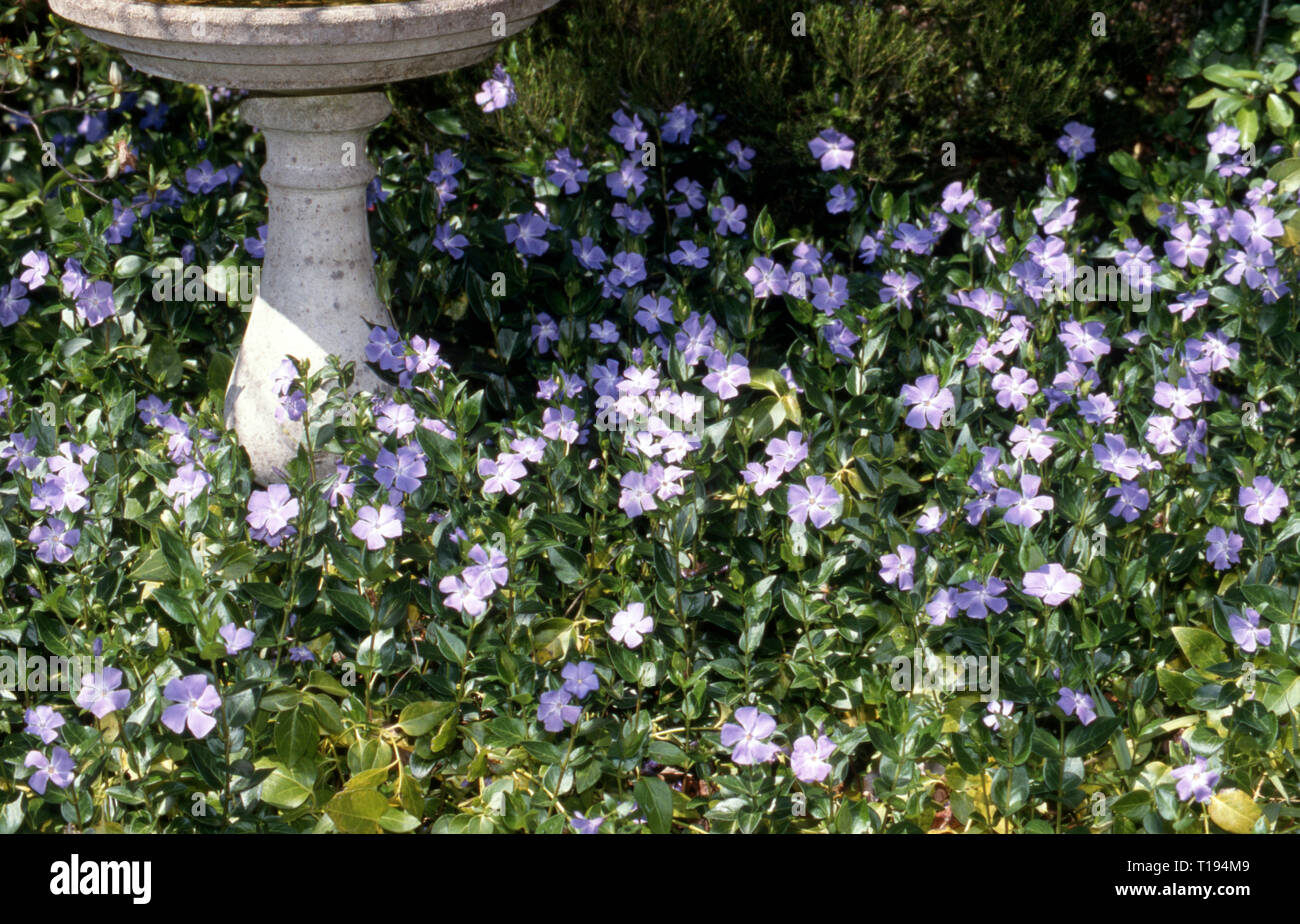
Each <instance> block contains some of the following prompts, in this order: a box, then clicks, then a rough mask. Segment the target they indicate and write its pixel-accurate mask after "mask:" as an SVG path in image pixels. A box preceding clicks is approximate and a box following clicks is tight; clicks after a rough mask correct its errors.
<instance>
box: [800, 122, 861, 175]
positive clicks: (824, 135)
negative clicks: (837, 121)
mask: <svg viewBox="0 0 1300 924" xmlns="http://www.w3.org/2000/svg"><path fill="white" fill-rule="evenodd" d="M808 150H809V151H811V152H812V156H813V157H816V158H817V159H818V160H820V161H821V168H822V170H823V171H824V172H829V171H831V170H837V169H841V168H842V169H845V170H847V169H848V168H849V167H851V166H853V139H851V138H850V137H849V136H848V135H843V134H841V133H839V132H837V131H836V130H835V129H833V128H827V129H823V130H822V131H821V132H819V133H818V134H817V137H816V138H814V139H813V140H812V141H809V142H808Z"/></svg>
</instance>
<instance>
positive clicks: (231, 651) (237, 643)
mask: <svg viewBox="0 0 1300 924" xmlns="http://www.w3.org/2000/svg"><path fill="white" fill-rule="evenodd" d="M217 635H220V636H221V639H222V641H224V642H225V643H226V654H228V655H232V656H233V655H237V654H239V653H240V652H241V651H245V650H247V649H249V648H251V647H252V645H253V633H252V631H251V630H249V629H245V628H243V627H242V626H237V625H235V624H234V623H233V622H228V623H226V624H225V625H224V626H222V627H221V628H220V629H218V630H217Z"/></svg>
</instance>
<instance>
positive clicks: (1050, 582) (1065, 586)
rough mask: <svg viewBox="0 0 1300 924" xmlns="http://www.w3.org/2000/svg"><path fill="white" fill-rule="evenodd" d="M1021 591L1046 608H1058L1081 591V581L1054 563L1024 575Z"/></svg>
mask: <svg viewBox="0 0 1300 924" xmlns="http://www.w3.org/2000/svg"><path fill="white" fill-rule="evenodd" d="M1021 589H1022V590H1024V592H1025V593H1026V594H1028V595H1029V596H1031V597H1038V598H1039V599H1040V600H1042V601H1043V603H1045V604H1047V605H1048V606H1059V605H1060V604H1062V603H1064V602H1065V601H1066V600H1069V599H1070V598H1071V597H1073V596H1074V595H1075V594H1077V593H1078V592H1079V591H1080V590H1082V589H1083V581H1082V580H1080V579H1079V577H1078V576H1077V575H1074V574H1071V573H1070V572H1068V571H1066V570H1065V569H1064V568H1063V567H1061V566H1060V565H1059V564H1057V563H1056V562H1052V563H1051V564H1047V565H1043V566H1042V567H1041V568H1037V569H1035V570H1033V571H1028V572H1026V573H1025V579H1024V582H1023V584H1022V588H1021Z"/></svg>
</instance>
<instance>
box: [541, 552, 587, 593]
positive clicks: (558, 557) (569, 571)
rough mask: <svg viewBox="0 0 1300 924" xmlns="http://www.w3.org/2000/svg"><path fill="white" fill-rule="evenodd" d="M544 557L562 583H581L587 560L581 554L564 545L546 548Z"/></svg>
mask: <svg viewBox="0 0 1300 924" xmlns="http://www.w3.org/2000/svg"><path fill="white" fill-rule="evenodd" d="M546 557H547V559H549V560H550V562H551V567H552V568H554V569H555V576H556V577H557V578H559V579H560V581H561V583H564V584H569V585H573V584H581V583H582V575H583V572H584V571H585V570H586V567H587V562H586V560H585V559H583V557H582V556H581V555H579V554H578V553H577V552H575V551H573V549H571V548H569V547H568V546H565V545H560V546H554V547H552V548H549V549H547V550H546Z"/></svg>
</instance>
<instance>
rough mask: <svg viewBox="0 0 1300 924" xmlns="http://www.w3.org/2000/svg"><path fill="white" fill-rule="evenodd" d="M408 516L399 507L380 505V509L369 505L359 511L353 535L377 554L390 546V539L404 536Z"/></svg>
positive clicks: (353, 526) (353, 527)
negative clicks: (404, 524) (403, 531)
mask: <svg viewBox="0 0 1300 924" xmlns="http://www.w3.org/2000/svg"><path fill="white" fill-rule="evenodd" d="M405 519H406V514H405V513H404V512H403V511H402V510H401V509H400V508H398V507H391V506H389V505H388V504H380V506H379V509H378V510H376V509H375V508H374V507H372V506H370V505H369V504H367V505H366V506H364V507H362V508H361V509H360V510H358V511H357V521H356V522H355V523H353V524H352V535H354V536H356V537H357V538H358V539H360V540H361V541H362V542H364V543H365V544H366V548H368V549H370V551H372V552H375V551H378V550H379V549H382V548H383V547H384V546H385V545H387V544H388V540H389V539H397V538H399V537H400V536H401V535H402V522H403V521H404V520H405Z"/></svg>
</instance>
